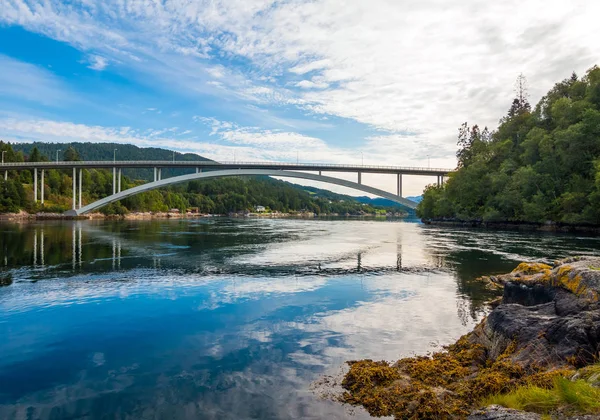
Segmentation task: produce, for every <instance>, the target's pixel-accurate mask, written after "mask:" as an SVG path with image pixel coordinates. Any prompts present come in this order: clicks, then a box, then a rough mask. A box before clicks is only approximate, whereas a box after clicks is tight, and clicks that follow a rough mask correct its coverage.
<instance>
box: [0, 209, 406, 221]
mask: <svg viewBox="0 0 600 420" xmlns="http://www.w3.org/2000/svg"><path fill="white" fill-rule="evenodd" d="M406 216H407V215H406V214H405V213H403V212H397V213H392V212H388V213H385V214H381V213H379V214H370V213H365V214H349V213H346V214H338V213H328V214H316V213H311V212H288V213H282V212H261V213H252V212H236V213H228V214H211V213H187V212H186V213H181V212H128V213H125V214H110V215H107V214H104V213H89V214H85V215H82V216H65V215H64V214H62V213H34V214H30V213H27V212H25V211H21V212H19V213H0V222H2V221H25V220H73V219H77V220H97V219H110V220H115V219H123V220H150V219H197V218H212V217H233V218H273V219H275V218H304V219H313V218H327V217H345V218H369V219H390V218H393V219H399V218H405V217H406Z"/></svg>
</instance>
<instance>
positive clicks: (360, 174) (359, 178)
mask: <svg viewBox="0 0 600 420" xmlns="http://www.w3.org/2000/svg"><path fill="white" fill-rule="evenodd" d="M358 183H359V184H362V172H359V173H358Z"/></svg>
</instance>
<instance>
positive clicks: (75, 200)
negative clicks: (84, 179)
mask: <svg viewBox="0 0 600 420" xmlns="http://www.w3.org/2000/svg"><path fill="white" fill-rule="evenodd" d="M75 209H77V168H73V210H75Z"/></svg>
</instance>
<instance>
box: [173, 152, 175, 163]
mask: <svg viewBox="0 0 600 420" xmlns="http://www.w3.org/2000/svg"><path fill="white" fill-rule="evenodd" d="M173 162H175V151H173Z"/></svg>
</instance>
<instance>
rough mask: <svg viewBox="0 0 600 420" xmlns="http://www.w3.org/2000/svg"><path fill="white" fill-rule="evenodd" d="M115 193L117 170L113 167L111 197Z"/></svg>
mask: <svg viewBox="0 0 600 420" xmlns="http://www.w3.org/2000/svg"><path fill="white" fill-rule="evenodd" d="M116 193H117V168H116V167H113V195H115V194H116Z"/></svg>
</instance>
